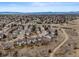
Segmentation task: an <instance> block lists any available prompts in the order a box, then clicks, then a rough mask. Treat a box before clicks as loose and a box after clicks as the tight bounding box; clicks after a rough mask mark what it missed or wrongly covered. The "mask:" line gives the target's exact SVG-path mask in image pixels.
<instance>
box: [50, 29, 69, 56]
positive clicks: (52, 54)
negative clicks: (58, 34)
mask: <svg viewBox="0 0 79 59" xmlns="http://www.w3.org/2000/svg"><path fill="white" fill-rule="evenodd" d="M61 30H62V31H63V34H64V36H65V39H64V41H63V42H62V43H60V44H59V45H58V46H57V47H56V48H55V49H54V50H53V52H52V53H51V54H50V57H53V56H54V54H55V52H56V51H57V50H58V49H59V48H60V47H61V46H62V45H63V44H64V43H65V42H67V40H68V35H67V33H66V32H65V30H64V29H61Z"/></svg>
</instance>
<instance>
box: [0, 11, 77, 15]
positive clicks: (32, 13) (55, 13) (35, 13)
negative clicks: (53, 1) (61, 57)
mask: <svg viewBox="0 0 79 59" xmlns="http://www.w3.org/2000/svg"><path fill="white" fill-rule="evenodd" d="M0 14H27V15H53V14H54V15H58V14H60V15H62V14H76V15H79V12H78V11H77V12H29V13H26V12H25V13H24V12H0Z"/></svg>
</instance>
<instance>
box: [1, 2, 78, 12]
mask: <svg viewBox="0 0 79 59" xmlns="http://www.w3.org/2000/svg"><path fill="white" fill-rule="evenodd" d="M74 11H79V2H0V12H74Z"/></svg>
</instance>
